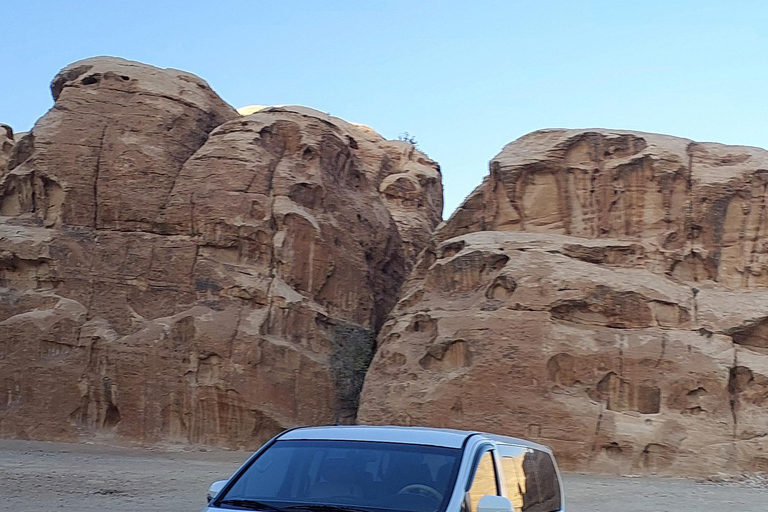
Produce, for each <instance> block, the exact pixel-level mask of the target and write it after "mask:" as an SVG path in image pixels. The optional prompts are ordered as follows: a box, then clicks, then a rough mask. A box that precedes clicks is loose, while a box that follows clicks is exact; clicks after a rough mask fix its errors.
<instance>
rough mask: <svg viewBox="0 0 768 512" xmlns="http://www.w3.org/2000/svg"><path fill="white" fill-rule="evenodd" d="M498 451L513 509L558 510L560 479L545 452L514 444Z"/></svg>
mask: <svg viewBox="0 0 768 512" xmlns="http://www.w3.org/2000/svg"><path fill="white" fill-rule="evenodd" d="M500 451H501V470H502V473H503V474H504V488H505V491H506V493H507V497H508V498H509V500H510V501H511V502H512V505H514V507H515V512H555V511H558V510H560V508H561V497H560V482H559V480H558V478H557V471H556V470H555V464H554V462H553V461H552V457H551V456H550V455H549V454H548V453H546V452H542V451H539V450H532V449H530V448H523V447H517V446H504V447H502V448H501V449H500Z"/></svg>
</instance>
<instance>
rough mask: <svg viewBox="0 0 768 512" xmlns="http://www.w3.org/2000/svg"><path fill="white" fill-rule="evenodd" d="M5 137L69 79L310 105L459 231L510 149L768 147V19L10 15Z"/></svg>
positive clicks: (721, 6) (462, 3)
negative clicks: (540, 139)
mask: <svg viewBox="0 0 768 512" xmlns="http://www.w3.org/2000/svg"><path fill="white" fill-rule="evenodd" d="M0 27H2V29H0V41H2V42H1V43H0V63H2V68H0V69H2V70H3V73H2V78H0V122H4V123H7V124H10V125H11V126H12V127H13V128H14V129H15V130H16V131H25V130H27V129H29V128H30V127H31V126H32V125H33V124H34V122H35V120H36V119H37V118H38V117H40V116H41V115H42V114H44V113H45V111H46V110H47V109H48V108H50V106H51V103H52V100H51V95H50V92H49V89H48V84H49V82H50V80H51V78H52V77H53V76H54V75H55V74H56V72H57V71H58V70H59V69H60V68H61V67H63V66H65V65H66V64H68V63H70V62H73V61H76V60H78V59H82V58H85V57H90V56H94V55H116V56H120V57H124V58H128V59H133V60H139V61H143V62H146V63H149V64H153V65H156V66H161V67H174V68H180V69H184V70H187V71H191V72H193V73H195V74H197V75H199V76H201V77H203V78H204V79H206V80H207V81H208V82H209V83H210V84H211V86H212V87H213V88H214V89H215V90H216V91H217V92H218V93H219V94H220V95H221V96H222V97H223V98H224V99H225V100H226V101H227V102H229V103H230V104H232V105H233V106H235V107H240V106H243V105H248V104H262V105H273V104H301V105H307V106H310V107H314V108H316V109H318V110H322V111H325V112H329V113H331V114H333V115H336V116H339V117H342V118H345V119H347V120H349V121H355V122H360V123H364V124H367V125H370V126H372V127H373V128H375V129H376V130H377V131H379V132H380V133H381V134H382V135H384V136H386V137H388V138H396V137H397V136H398V135H399V134H400V133H402V132H409V133H410V134H412V135H414V136H415V137H416V139H417V141H418V143H419V147H420V148H421V149H422V150H423V151H425V152H426V153H427V154H429V155H430V156H431V157H432V158H433V159H435V160H437V161H438V162H439V163H440V164H441V166H442V170H443V177H444V186H445V199H446V208H445V212H444V215H445V217H447V216H448V215H449V214H450V213H451V211H452V210H453V209H454V208H455V207H456V206H457V205H458V204H459V203H460V202H461V201H462V200H463V198H464V197H465V196H466V195H467V194H469V192H470V191H471V190H472V189H473V188H474V187H475V186H476V185H477V184H479V183H480V181H481V180H482V178H483V176H485V174H486V173H487V169H488V160H490V159H491V158H492V157H493V156H494V155H495V154H496V153H497V152H498V151H499V150H500V149H501V148H502V147H503V146H504V144H506V143H507V142H510V141H512V140H514V139H516V138H517V137H519V136H521V135H523V134H525V133H527V132H530V131H532V130H536V129H539V128H551V127H568V128H584V127H605V128H622V129H631V130H642V131H651V132H661V133H668V134H672V135H679V136H682V137H687V138H691V139H695V140H701V141H718V142H724V143H729V144H745V145H754V146H762V147H768V130H766V124H768V101H766V99H767V97H768V87H766V86H767V85H768V1H763V0H755V1H738V0H731V1H725V0H720V1H708V0H698V1H693V0H691V1H683V0H644V1H630V0H624V1H622V0H619V1H617V0H612V1H602V0H601V1H597V0H595V1H590V0H550V1H547V0H531V1H529V0H508V1H483V0H475V1H470V0H458V1H453V0H445V1H437V0H411V1H399V0H392V1H387V0H357V1H355V0H349V1H341V0H339V1H334V0H326V1H310V0H305V1H298V0H269V1H267V0H250V1H246V0H240V1H235V0H207V1H201V0H185V1H176V0H153V1H146V0H123V1H118V0H99V1H94V0H76V1H68V2H67V1H61V0H56V1H52V0H0Z"/></svg>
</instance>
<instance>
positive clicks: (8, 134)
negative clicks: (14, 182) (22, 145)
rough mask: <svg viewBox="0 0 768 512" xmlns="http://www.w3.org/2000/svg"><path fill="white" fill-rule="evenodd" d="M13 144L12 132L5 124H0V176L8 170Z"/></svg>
mask: <svg viewBox="0 0 768 512" xmlns="http://www.w3.org/2000/svg"><path fill="white" fill-rule="evenodd" d="M13 143H14V140H13V130H12V129H11V127H10V126H8V125H7V124H2V123H0V176H2V175H3V174H5V172H6V170H7V169H8V161H9V160H10V159H11V149H13Z"/></svg>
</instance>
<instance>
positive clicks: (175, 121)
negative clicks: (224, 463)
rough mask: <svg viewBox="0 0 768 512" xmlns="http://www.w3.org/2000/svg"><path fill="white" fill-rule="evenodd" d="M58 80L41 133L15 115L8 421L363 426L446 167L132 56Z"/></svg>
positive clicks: (130, 426)
mask: <svg viewBox="0 0 768 512" xmlns="http://www.w3.org/2000/svg"><path fill="white" fill-rule="evenodd" d="M51 89H52V92H53V96H54V99H55V104H54V106H53V108H52V109H51V110H50V111H49V112H48V113H47V114H46V115H45V116H44V117H42V118H41V119H40V120H39V121H38V122H37V124H36V125H35V127H34V129H33V130H32V131H31V132H30V133H28V134H26V135H24V136H23V137H21V138H18V137H17V138H14V137H13V134H12V132H11V131H10V129H7V130H6V129H2V130H0V136H3V137H4V138H3V139H1V140H0V149H1V150H0V287H2V288H0V393H2V397H3V398H2V400H0V435H2V436H11V437H19V438H36V439H57V440H76V439H83V438H88V437H97V438H98V437H107V438H110V439H111V438H115V437H117V438H120V439H126V440H138V441H141V442H149V443H157V442H174V441H179V442H193V443H207V444H218V445H225V446H231V447H247V448H252V447H254V446H257V445H258V444H259V443H260V442H262V441H264V440H265V439H266V438H268V437H269V436H271V435H273V434H274V433H275V432H276V431H278V430H280V429H282V428H285V427H288V426H292V425H297V424H313V423H328V422H333V421H341V422H350V421H353V420H354V415H355V411H356V407H357V396H358V393H359V389H360V386H361V384H362V375H363V372H364V370H365V368H366V367H367V364H368V362H369V360H370V357H371V351H372V350H373V340H374V338H375V335H376V333H377V331H378V329H379V327H380V326H381V324H382V323H383V321H384V319H385V316H386V315H387V314H388V312H389V310H390V309H391V307H392V306H393V304H394V303H395V301H396V300H397V296H398V291H399V288H400V285H401V283H402V282H403V280H404V279H405V277H406V273H407V272H408V270H409V269H410V267H411V266H412V264H413V261H414V260H415V256H416V255H417V254H418V252H420V251H421V249H422V248H423V247H425V246H426V245H427V244H428V243H429V237H430V234H431V232H432V229H433V228H434V227H435V225H436V224H437V223H438V222H439V221H440V217H441V210H442V189H441V178H440V172H439V168H438V167H437V165H436V164H435V163H434V162H432V161H431V160H429V159H428V158H427V157H426V156H424V155H423V154H422V153H420V152H419V151H417V150H415V148H414V147H413V146H412V145H410V144H407V143H404V142H399V141H387V140H385V139H384V138H382V137H381V136H379V135H378V134H376V133H375V132H372V131H370V130H364V129H361V128H358V127H356V126H353V125H351V124H349V123H346V122H344V121H342V120H340V119H337V118H333V117H331V116H328V115H326V114H322V113H320V112H317V111H313V110H311V109H305V108H301V107H281V108H266V109H262V110H260V111H258V112H256V113H254V114H253V115H250V116H247V117H241V116H239V115H238V114H237V113H236V112H235V110H234V109H232V108H231V107H230V106H229V105H227V104H226V103H225V102H224V101H222V100H221V99H220V98H219V97H218V96H217V95H216V94H215V93H214V92H213V91H212V90H211V89H210V87H209V86H208V85H207V84H206V83H205V82H204V81H202V80H201V79H199V78H197V77H195V76H193V75H190V74H188V73H185V72H181V71H176V70H169V69H157V68H154V67H151V66H147V65H143V64H139V63H135V62H129V61H124V60H121V59H112V58H95V59H88V60H85V61H81V62H77V63H75V64H72V65H70V66H68V67H66V68H65V69H63V70H62V71H61V72H60V73H59V74H58V75H57V76H56V78H55V79H54V80H53V82H52V85H51ZM3 128H4V127H3Z"/></svg>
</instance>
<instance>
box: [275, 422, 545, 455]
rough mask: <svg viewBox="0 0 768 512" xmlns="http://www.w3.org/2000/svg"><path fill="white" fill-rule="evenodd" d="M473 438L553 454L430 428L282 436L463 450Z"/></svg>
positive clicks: (334, 429) (305, 430)
mask: <svg viewBox="0 0 768 512" xmlns="http://www.w3.org/2000/svg"><path fill="white" fill-rule="evenodd" d="M471 436H478V437H481V438H485V439H488V440H491V441H495V442H497V443H503V444H512V445H517V446H524V447H526V448H532V449H535V450H541V451H544V452H547V453H552V452H551V451H550V449H549V448H547V447H546V446H544V445H540V444H538V443H534V442H531V441H526V440H525V439H518V438H516V437H509V436H501V435H497V434H489V433H485V432H476V431H469V430H452V429H447V428H429V427H398V426H368V425H338V426H326V427H300V428H295V429H293V430H288V431H286V432H284V433H283V434H281V435H280V436H279V439H283V440H327V441H331V440H345V441H378V442H387V443H403V444H420V445H430V446H443V447H446V448H461V447H462V446H464V443H465V441H466V440H467V439H468V438H469V437H471Z"/></svg>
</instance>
